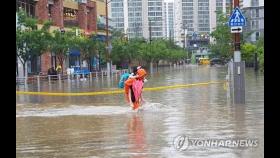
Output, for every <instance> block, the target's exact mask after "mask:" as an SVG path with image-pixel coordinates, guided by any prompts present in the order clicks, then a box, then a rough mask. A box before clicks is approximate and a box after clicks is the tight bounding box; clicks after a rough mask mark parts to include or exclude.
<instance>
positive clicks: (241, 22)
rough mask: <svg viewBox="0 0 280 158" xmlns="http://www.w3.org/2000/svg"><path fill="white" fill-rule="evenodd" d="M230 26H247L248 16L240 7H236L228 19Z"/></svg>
mask: <svg viewBox="0 0 280 158" xmlns="http://www.w3.org/2000/svg"><path fill="white" fill-rule="evenodd" d="M228 24H229V26H230V27H233V26H245V25H246V18H245V17H244V16H243V14H242V13H241V11H240V9H239V8H237V7H236V8H235V9H234V11H233V12H232V14H231V16H230V19H229V21H228Z"/></svg>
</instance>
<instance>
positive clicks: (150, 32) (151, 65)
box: [148, 19, 153, 73]
mask: <svg viewBox="0 0 280 158" xmlns="http://www.w3.org/2000/svg"><path fill="white" fill-rule="evenodd" d="M148 20H149V38H150V53H151V52H152V50H151V49H152V48H151V43H152V26H151V19H148ZM150 73H153V63H152V61H151V62H150Z"/></svg>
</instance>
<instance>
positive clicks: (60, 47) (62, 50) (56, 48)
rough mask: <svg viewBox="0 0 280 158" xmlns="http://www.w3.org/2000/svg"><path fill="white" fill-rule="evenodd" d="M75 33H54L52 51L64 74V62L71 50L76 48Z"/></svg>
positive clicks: (56, 31)
mask: <svg viewBox="0 0 280 158" xmlns="http://www.w3.org/2000/svg"><path fill="white" fill-rule="evenodd" d="M74 37H75V36H74V34H73V32H61V31H58V30H55V31H54V36H53V38H52V43H51V50H52V51H53V52H54V53H55V55H56V57H57V59H58V61H59V65H60V66H61V67H62V73H63V61H64V60H65V58H66V56H67V53H68V52H69V49H70V48H72V47H75V45H74V44H73V42H74V41H75V38H74Z"/></svg>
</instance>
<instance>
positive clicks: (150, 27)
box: [149, 19, 152, 44]
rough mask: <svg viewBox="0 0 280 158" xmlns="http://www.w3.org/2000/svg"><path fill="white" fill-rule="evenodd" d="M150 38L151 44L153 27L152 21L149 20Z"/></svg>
mask: <svg viewBox="0 0 280 158" xmlns="http://www.w3.org/2000/svg"><path fill="white" fill-rule="evenodd" d="M149 38H150V44H151V42H152V26H151V20H150V19H149Z"/></svg>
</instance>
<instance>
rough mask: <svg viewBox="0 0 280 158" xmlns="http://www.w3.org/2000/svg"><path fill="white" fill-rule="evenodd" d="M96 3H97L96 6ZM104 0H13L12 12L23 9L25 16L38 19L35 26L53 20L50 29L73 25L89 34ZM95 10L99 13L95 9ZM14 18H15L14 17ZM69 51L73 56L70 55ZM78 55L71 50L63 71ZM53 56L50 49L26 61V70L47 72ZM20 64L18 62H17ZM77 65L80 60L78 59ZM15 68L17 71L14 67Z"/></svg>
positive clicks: (101, 12)
mask: <svg viewBox="0 0 280 158" xmlns="http://www.w3.org/2000/svg"><path fill="white" fill-rule="evenodd" d="M97 4H100V6H99V8H98V7H97ZM104 6H105V2H104V1H102V0H98V1H97V0H16V11H19V9H20V8H21V9H23V10H24V11H25V12H26V13H27V15H28V16H30V17H33V18H36V19H37V20H38V23H39V24H38V26H40V24H42V22H43V21H45V20H50V21H52V23H53V26H51V31H52V30H57V29H60V30H64V29H65V30H67V29H68V28H70V27H77V28H79V29H78V32H80V33H84V34H86V35H90V34H92V33H97V34H98V30H97V17H98V16H97V15H98V14H99V15H103V16H105V8H104V9H103V8H102V7H104ZM97 11H99V13H98V12H97ZM16 18H17V17H16ZM72 54H73V56H72ZM77 56H79V54H77V53H71V52H70V54H69V56H68V57H67V59H66V60H65V63H64V70H66V68H68V67H70V66H71V63H75V61H74V62H71V61H73V60H74V59H73V58H76V59H77V60H78V59H79V57H77ZM56 61H57V58H56V56H55V55H54V53H52V52H46V53H44V54H43V55H41V56H40V57H36V58H34V59H31V61H28V62H27V69H28V73H30V74H38V73H39V72H41V73H47V71H48V69H49V68H50V67H56V66H57V65H56V63H57V62H56ZM17 63H18V64H20V62H17ZM79 64H81V62H79ZM17 71H18V70H17Z"/></svg>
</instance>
